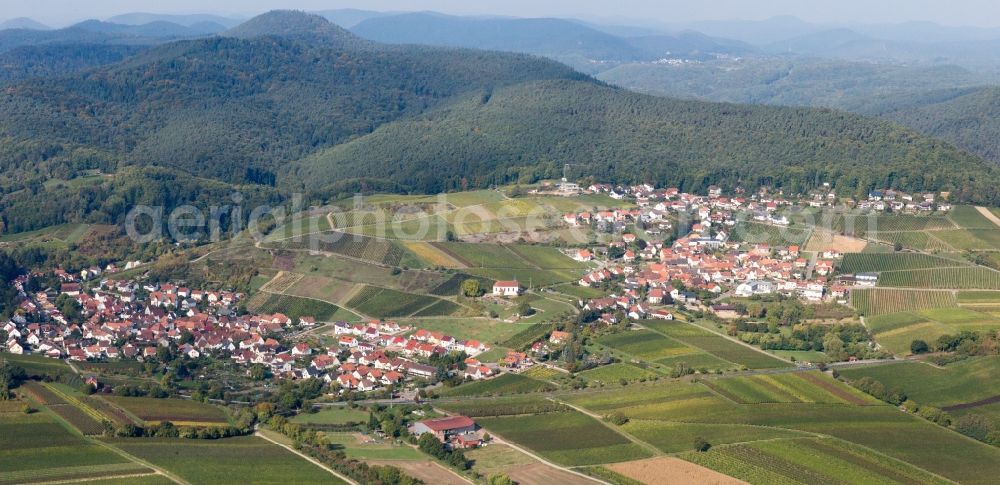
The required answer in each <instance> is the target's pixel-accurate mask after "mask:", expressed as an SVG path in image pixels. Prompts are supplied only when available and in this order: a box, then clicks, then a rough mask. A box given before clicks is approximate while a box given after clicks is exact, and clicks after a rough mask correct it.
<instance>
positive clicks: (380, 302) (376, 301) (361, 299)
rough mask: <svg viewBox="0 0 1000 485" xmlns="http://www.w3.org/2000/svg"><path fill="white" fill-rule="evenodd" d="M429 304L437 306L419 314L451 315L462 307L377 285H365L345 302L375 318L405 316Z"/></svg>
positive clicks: (430, 297)
mask: <svg viewBox="0 0 1000 485" xmlns="http://www.w3.org/2000/svg"><path fill="white" fill-rule="evenodd" d="M442 302H443V303H442ZM431 305H438V306H436V307H435V308H434V310H435V311H433V312H431V313H432V314H427V313H426V312H423V314H422V315H421V316H440V315H451V314H453V313H455V312H457V311H459V310H461V308H462V307H461V306H460V305H458V304H456V303H452V302H449V301H445V300H440V299H438V298H434V297H432V296H427V295H417V294H413V293H403V292H401V291H396V290H391V289H388V288H379V287H377V286H366V287H365V288H364V289H362V290H361V291H360V292H358V293H357V294H356V295H355V296H354V298H351V301H349V302H347V306H348V307H350V308H353V309H355V310H357V311H359V312H361V313H363V314H365V315H370V316H373V317H377V318H394V317H405V316H409V315H412V314H414V313H417V312H421V311H422V310H424V309H425V308H427V307H430V306H431Z"/></svg>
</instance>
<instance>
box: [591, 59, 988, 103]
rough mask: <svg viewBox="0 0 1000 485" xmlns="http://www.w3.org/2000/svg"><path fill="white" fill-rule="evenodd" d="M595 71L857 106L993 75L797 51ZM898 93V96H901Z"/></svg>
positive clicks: (669, 85)
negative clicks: (803, 54)
mask: <svg viewBox="0 0 1000 485" xmlns="http://www.w3.org/2000/svg"><path fill="white" fill-rule="evenodd" d="M596 77H597V78H598V79H601V80H603V81H605V82H608V83H611V84H614V85H616V86H621V87H625V88H628V89H632V90H635V91H639V92H643V93H649V94H656V95H660V96H671V97H678V98H688V99H700V100H703V101H724V102H729V103H752V104H777V105H784V106H813V107H824V108H836V109H843V110H847V111H858V110H861V109H864V108H865V107H867V105H868V104H869V103H870V102H871V100H872V99H873V98H877V97H880V96H887V95H904V94H905V95H907V96H909V95H911V94H913V93H918V92H924V91H929V90H938V89H943V88H954V87H963V86H964V87H971V86H978V85H981V84H984V83H987V82H990V81H991V80H994V79H996V78H995V77H994V76H990V75H986V74H981V73H976V72H972V71H969V70H967V69H963V68H961V67H958V66H954V65H935V66H920V65H917V66H910V65H897V64H888V63H887V64H878V63H872V62H857V61H853V62H852V61H844V60H833V59H810V58H801V57H790V58H783V57H747V58H743V59H740V60H724V61H718V62H705V63H688V64H683V65H665V64H651V63H644V64H637V63H633V64H623V65H620V66H617V67H613V68H611V69H608V70H605V71H603V72H601V73H600V74H597V75H596ZM901 97H902V96H901Z"/></svg>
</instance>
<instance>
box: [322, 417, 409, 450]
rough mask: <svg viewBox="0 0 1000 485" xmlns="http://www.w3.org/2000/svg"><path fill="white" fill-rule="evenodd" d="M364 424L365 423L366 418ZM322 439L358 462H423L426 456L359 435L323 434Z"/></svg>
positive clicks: (400, 446) (401, 446)
mask: <svg viewBox="0 0 1000 485" xmlns="http://www.w3.org/2000/svg"><path fill="white" fill-rule="evenodd" d="M365 422H367V417H366V418H365ZM323 437H324V438H326V440H327V442H328V443H330V444H331V445H333V446H334V447H336V448H339V449H340V450H341V451H343V452H344V454H346V455H347V457H348V458H356V459H359V460H425V459H426V458H427V455H424V454H423V453H421V452H420V451H418V450H417V449H415V448H413V447H411V446H407V445H398V444H395V443H394V442H391V441H383V440H379V439H376V438H373V437H372V436H370V435H363V434H361V433H353V432H352V433H329V432H323Z"/></svg>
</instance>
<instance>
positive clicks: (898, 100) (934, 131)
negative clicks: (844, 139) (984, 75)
mask: <svg viewBox="0 0 1000 485" xmlns="http://www.w3.org/2000/svg"><path fill="white" fill-rule="evenodd" d="M858 111H859V112H861V113H865V114H870V115H876V116H881V117H883V118H886V119H889V120H892V121H895V122H897V123H900V124H903V125H906V126H909V127H912V128H914V129H916V130H918V131H920V132H921V133H927V134H928V135H932V136H936V137H938V138H941V139H943V140H947V141H949V142H951V143H954V144H955V145H956V146H958V147H960V148H964V149H966V150H968V151H970V152H972V153H975V154H977V155H979V156H981V157H983V158H986V159H987V160H991V161H994V162H1000V88H998V87H979V88H967V89H948V90H937V91H930V92H926V93H919V94H912V93H910V94H907V95H905V96H904V95H899V96H890V97H884V98H881V99H878V100H873V101H872V102H869V103H867V104H866V105H865V106H861V107H859V108H858Z"/></svg>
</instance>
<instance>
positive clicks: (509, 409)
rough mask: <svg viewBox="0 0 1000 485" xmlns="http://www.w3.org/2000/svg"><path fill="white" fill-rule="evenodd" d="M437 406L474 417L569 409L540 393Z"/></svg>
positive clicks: (469, 400)
mask: <svg viewBox="0 0 1000 485" xmlns="http://www.w3.org/2000/svg"><path fill="white" fill-rule="evenodd" d="M436 407H440V408H441V409H444V410H446V411H448V412H452V413H457V414H461V415H463V416H469V417H474V418H479V417H493V416H516V415H521V414H542V413H552V412H559V411H566V410H568V409H569V408H568V407H567V406H566V405H565V404H562V403H559V402H556V401H554V400H551V399H546V398H544V397H542V396H540V395H538V394H521V395H512V396H503V397H493V398H489V399H457V400H451V399H449V400H446V401H441V402H439V403H438V404H437V405H436Z"/></svg>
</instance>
